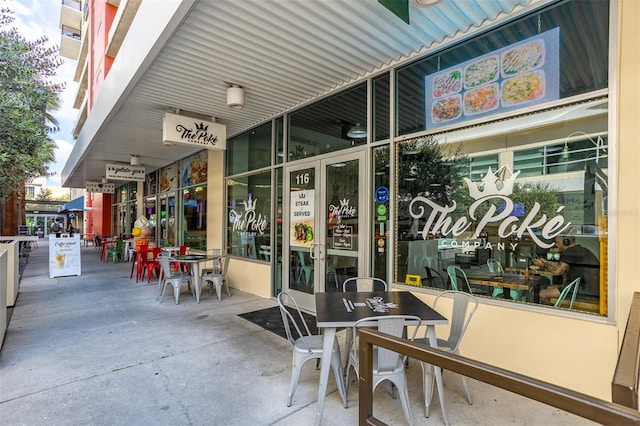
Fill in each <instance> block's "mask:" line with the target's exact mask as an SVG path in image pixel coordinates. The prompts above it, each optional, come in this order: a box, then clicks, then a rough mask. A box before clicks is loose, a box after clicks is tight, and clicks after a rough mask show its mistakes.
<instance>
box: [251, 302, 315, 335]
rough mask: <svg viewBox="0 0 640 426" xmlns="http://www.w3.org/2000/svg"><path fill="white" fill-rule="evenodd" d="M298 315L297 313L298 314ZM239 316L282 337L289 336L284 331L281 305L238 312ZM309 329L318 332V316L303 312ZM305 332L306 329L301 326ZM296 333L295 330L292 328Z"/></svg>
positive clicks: (313, 332) (312, 332)
mask: <svg viewBox="0 0 640 426" xmlns="http://www.w3.org/2000/svg"><path fill="white" fill-rule="evenodd" d="M296 315H297V314H296ZM238 316H239V317H241V318H244V319H246V320H247V321H251V322H252V323H254V324H256V325H259V326H260V327H262V328H264V329H265V330H269V331H270V332H272V333H274V334H277V335H278V336H280V337H283V338H285V339H286V338H287V335H286V333H285V331H284V324H283V323H282V315H281V314H280V307H278V306H274V307H273V308H267V309H261V310H259V311H253V312H246V313H244V314H238ZM302 316H303V317H304V319H305V321H306V322H307V326H308V327H309V331H310V332H311V334H318V328H317V327H316V317H315V316H313V315H310V314H307V313H305V312H303V313H302ZM301 331H302V332H303V333H304V330H303V329H302V328H301ZM292 332H293V333H295V330H292Z"/></svg>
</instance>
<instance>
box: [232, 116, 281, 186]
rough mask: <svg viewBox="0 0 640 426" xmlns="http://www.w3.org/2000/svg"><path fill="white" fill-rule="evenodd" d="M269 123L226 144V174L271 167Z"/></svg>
mask: <svg viewBox="0 0 640 426" xmlns="http://www.w3.org/2000/svg"><path fill="white" fill-rule="evenodd" d="M271 139H272V138H271V122H268V123H266V124H263V125H262V126H259V127H256V128H255V129H253V130H250V131H248V132H244V133H243V134H241V135H239V136H236V137H234V138H233V139H231V140H229V143H227V170H228V174H230V175H233V174H238V173H244V172H248V171H251V170H257V169H261V168H263V167H269V166H270V165H271Z"/></svg>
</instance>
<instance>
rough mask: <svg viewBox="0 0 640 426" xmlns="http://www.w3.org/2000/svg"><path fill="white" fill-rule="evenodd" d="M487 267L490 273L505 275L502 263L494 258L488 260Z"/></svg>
mask: <svg viewBox="0 0 640 426" xmlns="http://www.w3.org/2000/svg"><path fill="white" fill-rule="evenodd" d="M487 267H488V268H489V272H497V273H499V274H504V268H503V267H502V263H500V261H498V260H495V259H493V258H489V259H487Z"/></svg>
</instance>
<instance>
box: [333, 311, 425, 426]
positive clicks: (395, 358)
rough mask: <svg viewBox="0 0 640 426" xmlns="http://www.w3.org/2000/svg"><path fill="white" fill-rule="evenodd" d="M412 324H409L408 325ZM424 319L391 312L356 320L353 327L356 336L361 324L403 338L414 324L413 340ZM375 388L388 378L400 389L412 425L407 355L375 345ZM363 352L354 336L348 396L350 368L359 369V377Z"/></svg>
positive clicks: (348, 366) (349, 365) (347, 382)
mask: <svg viewBox="0 0 640 426" xmlns="http://www.w3.org/2000/svg"><path fill="white" fill-rule="evenodd" d="M408 323H409V324H408ZM420 324H421V320H420V318H419V317H417V316H413V315H389V316H384V317H368V318H363V319H361V320H359V321H357V322H356V323H355V324H354V326H353V328H352V332H353V335H354V336H356V335H357V331H358V329H359V328H361V327H377V328H378V330H379V331H381V332H383V333H387V334H390V335H392V336H395V337H402V336H403V334H404V333H405V327H406V326H407V325H415V326H416V327H414V328H413V333H412V335H411V337H409V340H412V341H413V340H414V339H415V336H416V332H417V330H418V327H419V326H420ZM373 351H374V353H373V390H374V392H375V389H376V387H377V386H378V385H379V384H380V383H381V382H383V381H384V380H389V381H390V382H391V383H392V384H393V385H395V387H396V388H397V389H398V391H399V395H400V402H401V404H402V411H403V413H404V416H405V418H406V420H407V422H408V423H409V424H410V425H411V424H413V417H412V415H411V405H410V402H409V391H408V387H407V377H406V375H405V360H406V356H400V354H398V353H397V352H392V351H390V350H388V349H384V348H380V347H374V349H373ZM359 366H360V353H359V350H358V345H357V339H354V341H353V343H352V344H351V348H350V350H349V362H348V364H347V379H346V395H347V396H348V395H349V387H350V384H351V371H352V370H354V371H355V372H356V376H357V377H358V378H359V377H360V375H359V371H358V370H359Z"/></svg>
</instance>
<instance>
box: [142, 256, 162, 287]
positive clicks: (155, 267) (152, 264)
mask: <svg viewBox="0 0 640 426" xmlns="http://www.w3.org/2000/svg"><path fill="white" fill-rule="evenodd" d="M149 253H151V259H149ZM160 253H162V248H160V247H153V248H151V249H149V250H147V252H146V255H143V256H142V280H143V281H144V273H145V272H146V273H147V283H151V276H152V275H153V272H154V271H155V272H156V276H158V277H159V276H160V270H161V266H160V262H158V255H159V254H160Z"/></svg>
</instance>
